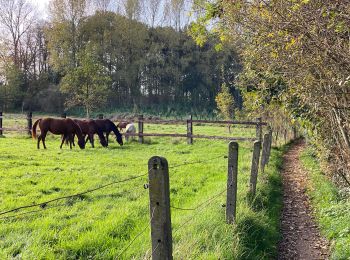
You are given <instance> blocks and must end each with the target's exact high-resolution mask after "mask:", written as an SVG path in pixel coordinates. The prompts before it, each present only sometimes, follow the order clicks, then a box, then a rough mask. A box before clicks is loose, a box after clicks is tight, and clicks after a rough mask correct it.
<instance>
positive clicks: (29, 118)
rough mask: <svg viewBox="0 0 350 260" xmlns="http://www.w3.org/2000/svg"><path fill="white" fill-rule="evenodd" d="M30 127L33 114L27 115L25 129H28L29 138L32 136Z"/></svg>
mask: <svg viewBox="0 0 350 260" xmlns="http://www.w3.org/2000/svg"><path fill="white" fill-rule="evenodd" d="M32 126H33V113H32V112H28V113H27V129H28V134H29V135H30V136H31V135H32Z"/></svg>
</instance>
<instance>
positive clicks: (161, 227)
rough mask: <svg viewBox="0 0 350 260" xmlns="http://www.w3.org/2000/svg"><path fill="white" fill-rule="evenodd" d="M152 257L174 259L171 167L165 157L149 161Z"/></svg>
mask: <svg viewBox="0 0 350 260" xmlns="http://www.w3.org/2000/svg"><path fill="white" fill-rule="evenodd" d="M148 179H149V199H150V216H151V221H150V222H151V239H152V259H153V260H164V259H173V256H172V250H173V248H172V233H171V214H170V192H169V168H168V162H167V160H166V159H165V158H162V157H158V156H154V157H152V158H151V159H149V161H148Z"/></svg>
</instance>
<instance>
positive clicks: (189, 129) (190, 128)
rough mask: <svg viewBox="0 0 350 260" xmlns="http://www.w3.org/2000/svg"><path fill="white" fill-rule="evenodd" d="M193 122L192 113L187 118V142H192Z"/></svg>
mask: <svg viewBox="0 0 350 260" xmlns="http://www.w3.org/2000/svg"><path fill="white" fill-rule="evenodd" d="M192 135H193V123H192V115H190V116H189V118H188V119H187V144H193V137H192Z"/></svg>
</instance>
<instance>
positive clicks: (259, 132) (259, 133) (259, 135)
mask: <svg viewBox="0 0 350 260" xmlns="http://www.w3.org/2000/svg"><path fill="white" fill-rule="evenodd" d="M256 120H257V121H258V122H257V124H256V138H257V139H258V140H259V141H261V139H262V124H261V123H262V118H261V117H258V118H257V119H256Z"/></svg>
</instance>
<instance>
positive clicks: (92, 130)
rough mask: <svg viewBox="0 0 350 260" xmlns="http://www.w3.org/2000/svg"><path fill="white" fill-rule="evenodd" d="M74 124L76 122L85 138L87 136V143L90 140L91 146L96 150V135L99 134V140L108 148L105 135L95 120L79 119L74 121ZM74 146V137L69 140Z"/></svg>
mask: <svg viewBox="0 0 350 260" xmlns="http://www.w3.org/2000/svg"><path fill="white" fill-rule="evenodd" d="M74 122H76V123H77V124H78V125H79V126H80V128H81V131H82V133H83V136H84V137H85V136H86V135H87V138H86V141H85V143H87V141H88V140H89V141H90V143H91V146H92V147H93V148H94V147H95V146H94V134H97V135H98V137H99V139H100V143H101V145H102V146H103V147H107V146H108V144H107V141H106V138H105V136H104V135H103V132H102V131H101V129H100V128H99V127H98V125H97V124H96V122H95V121H94V120H78V119H74ZM69 141H71V142H72V143H73V144H74V136H72V137H71V139H70V140H69Z"/></svg>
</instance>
